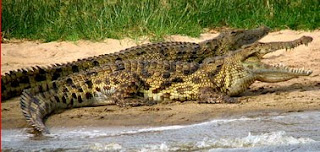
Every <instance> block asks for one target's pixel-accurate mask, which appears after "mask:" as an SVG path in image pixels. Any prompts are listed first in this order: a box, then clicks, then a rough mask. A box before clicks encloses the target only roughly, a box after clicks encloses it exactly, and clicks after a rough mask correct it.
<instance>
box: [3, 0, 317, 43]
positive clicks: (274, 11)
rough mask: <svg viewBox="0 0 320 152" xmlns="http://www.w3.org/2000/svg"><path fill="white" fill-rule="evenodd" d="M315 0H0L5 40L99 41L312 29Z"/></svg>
mask: <svg viewBox="0 0 320 152" xmlns="http://www.w3.org/2000/svg"><path fill="white" fill-rule="evenodd" d="M319 3H320V2H319V1H318V0H219V1H218V0H105V1H103V0H100V1H98V0H60V1H59V0H3V1H2V29H1V31H2V34H3V37H4V38H9V39H10V38H18V39H22V38H26V39H40V40H44V41H53V40H78V39H89V40H101V39H105V38H123V37H131V38H136V37H139V36H148V37H150V38H151V39H161V38H163V37H164V36H166V35H170V34H182V35H189V36H193V37H196V36H198V35H199V34H200V33H201V32H203V29H204V28H217V27H224V26H226V27H232V28H252V27H257V26H259V25H262V24H264V25H267V26H269V27H271V28H273V29H285V28H290V29H303V30H313V29H317V28H319V27H320V6H319V5H320V4H319Z"/></svg>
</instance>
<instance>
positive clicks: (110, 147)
mask: <svg viewBox="0 0 320 152" xmlns="http://www.w3.org/2000/svg"><path fill="white" fill-rule="evenodd" d="M89 149H90V150H92V151H117V152H122V151H125V150H124V149H123V147H122V146H121V145H120V144H118V143H109V144H102V143H94V144H93V145H91V146H89Z"/></svg>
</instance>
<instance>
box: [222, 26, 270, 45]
mask: <svg viewBox="0 0 320 152" xmlns="http://www.w3.org/2000/svg"><path fill="white" fill-rule="evenodd" d="M269 31H270V29H269V28H268V27H267V26H260V27H258V28H255V29H251V30H228V31H225V32H222V34H221V35H220V37H221V39H219V40H220V44H221V45H222V46H224V47H226V48H228V49H229V50H236V49H239V48H241V46H243V45H247V44H251V43H254V42H256V41H258V40H260V39H261V38H262V37H264V36H266V35H267V34H268V33H269Z"/></svg>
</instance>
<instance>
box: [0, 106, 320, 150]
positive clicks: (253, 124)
mask: <svg viewBox="0 0 320 152" xmlns="http://www.w3.org/2000/svg"><path fill="white" fill-rule="evenodd" d="M50 131H51V133H52V134H50V135H49V137H47V138H45V139H41V140H39V139H38V140H35V139H33V138H32V135H30V134H28V133H26V131H25V130H17V129H15V130H2V150H12V151H17V150H23V151H39V150H40V151H52V150H58V151H275V150H276V151H320V112H319V111H313V112H299V113H286V114H277V113H270V114H267V116H266V115H264V116H255V117H233V118H229V119H216V120H212V121H208V122H203V123H198V124H192V125H176V126H164V127H103V128H92V127H77V128H50Z"/></svg>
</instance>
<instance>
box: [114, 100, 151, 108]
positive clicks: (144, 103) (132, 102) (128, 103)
mask: <svg viewBox="0 0 320 152" xmlns="http://www.w3.org/2000/svg"><path fill="white" fill-rule="evenodd" d="M116 104H117V105H118V106H120V107H128V106H129V107H138V106H152V105H155V104H157V102H155V101H149V100H145V99H122V100H117V101H116Z"/></svg>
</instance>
